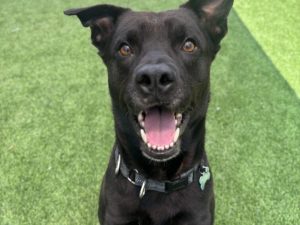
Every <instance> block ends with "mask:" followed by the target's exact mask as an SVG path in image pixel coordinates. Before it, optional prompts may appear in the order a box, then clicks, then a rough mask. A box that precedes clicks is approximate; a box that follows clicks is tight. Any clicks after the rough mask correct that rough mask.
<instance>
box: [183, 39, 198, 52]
mask: <svg viewBox="0 0 300 225" xmlns="http://www.w3.org/2000/svg"><path fill="white" fill-rule="evenodd" d="M197 49H198V47H197V46H196V44H195V43H194V42H193V41H192V40H186V41H185V42H184V44H183V46H182V51H184V52H187V53H193V52H195V51H196V50H197Z"/></svg>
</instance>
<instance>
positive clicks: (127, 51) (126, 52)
mask: <svg viewBox="0 0 300 225" xmlns="http://www.w3.org/2000/svg"><path fill="white" fill-rule="evenodd" d="M119 53H120V55H121V56H124V57H126V56H130V55H131V54H132V49H131V48H130V46H129V45H127V44H122V45H121V47H120V49H119Z"/></svg>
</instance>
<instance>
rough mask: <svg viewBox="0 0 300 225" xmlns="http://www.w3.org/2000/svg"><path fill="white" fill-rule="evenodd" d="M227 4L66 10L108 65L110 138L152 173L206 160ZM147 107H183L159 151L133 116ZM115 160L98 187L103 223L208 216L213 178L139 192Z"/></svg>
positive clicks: (207, 220) (166, 176)
mask: <svg viewBox="0 0 300 225" xmlns="http://www.w3.org/2000/svg"><path fill="white" fill-rule="evenodd" d="M232 4H233V0H190V1H189V2H187V3H186V4H184V5H182V6H181V7H180V8H179V9H177V10H170V11H165V12H160V13H152V12H134V11H132V10H130V9H125V8H121V7H116V6H112V5H97V6H93V7H88V8H81V9H71V10H67V11H65V14H66V15H77V16H78V17H79V19H80V21H81V23H82V25H83V26H88V27H90V28H91V39H92V43H93V44H94V45H95V46H96V47H97V48H98V50H99V54H100V56H101V57H102V59H103V61H104V63H105V65H106V66H107V70H108V79H109V90H110V95H111V99H112V111H113V115H114V122H115V132H116V140H115V146H116V145H117V146H118V147H119V149H120V152H121V155H122V157H123V159H124V161H125V162H126V164H127V166H128V167H129V168H130V169H138V171H139V172H140V173H142V174H143V175H145V176H146V177H148V178H151V179H157V180H172V179H174V178H175V177H177V176H178V175H179V174H181V173H183V172H185V171H187V170H189V169H190V168H192V167H193V166H194V165H195V164H197V163H200V162H201V163H204V164H206V165H208V162H207V157H206V153H205V150H204V148H205V144H204V142H205V117H206V112H207V108H208V103H209V98H210V79H209V77H210V66H211V62H212V61H213V59H214V57H215V55H216V53H217V52H218V50H219V48H220V47H219V45H220V41H221V39H222V38H223V37H224V35H225V34H226V32H227V16H228V13H229V11H230V9H231V7H232ZM189 40H190V41H192V42H193V43H194V44H195V45H196V46H197V48H196V50H195V51H193V52H191V53H188V52H184V51H183V50H182V45H183V43H185V42H186V41H189ZM124 44H126V45H128V46H129V47H130V48H131V51H132V52H131V54H130V55H129V56H122V55H121V54H120V52H119V50H120V48H121V47H122V46H123V45H124ZM145 74H146V75H145ZM151 107H164V108H166V109H167V110H170V111H172V112H183V113H184V127H183V128H182V133H181V136H180V141H179V142H178V144H177V145H176V146H174V147H173V148H172V149H171V151H169V152H166V153H164V154H160V155H158V154H157V153H155V152H152V151H150V150H149V149H148V148H147V146H146V145H145V144H144V143H143V142H142V140H141V137H140V134H139V127H138V124H137V122H136V117H137V115H138V113H139V112H140V111H142V110H147V109H149V108H151ZM113 149H114V148H113ZM115 166H116V165H115V160H114V154H112V156H111V159H110V162H109V165H108V168H107V171H106V174H105V177H104V179H103V183H102V188H101V196H100V207H99V220H100V222H101V224H102V225H125V224H128V225H129V224H132V225H137V224H141V225H148V224H149V225H162V224H165V225H171V224H174V225H175V224H178V225H179V224H180V225H211V224H213V221H214V194H213V183H212V179H210V181H209V182H208V183H207V184H206V187H205V190H204V191H202V190H201V189H200V188H199V184H198V182H196V181H195V182H194V183H193V184H191V185H189V186H188V187H186V188H185V189H182V190H179V191H176V192H173V193H169V194H164V193H159V192H155V191H148V192H146V195H145V196H144V197H143V198H142V199H139V197H138V193H139V188H138V187H136V186H134V185H133V184H131V183H130V182H128V180H127V179H125V178H124V177H123V176H121V175H117V176H116V175H115V174H114V170H115Z"/></svg>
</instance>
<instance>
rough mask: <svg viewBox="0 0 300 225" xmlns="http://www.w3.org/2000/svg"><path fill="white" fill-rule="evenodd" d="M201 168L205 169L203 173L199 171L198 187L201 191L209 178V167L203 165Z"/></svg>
mask: <svg viewBox="0 0 300 225" xmlns="http://www.w3.org/2000/svg"><path fill="white" fill-rule="evenodd" d="M203 169H204V170H205V171H204V172H203V173H201V176H200V178H199V184H200V188H201V190H202V191H203V190H204V188H205V184H206V182H207V181H209V179H210V172H209V168H208V167H206V166H203Z"/></svg>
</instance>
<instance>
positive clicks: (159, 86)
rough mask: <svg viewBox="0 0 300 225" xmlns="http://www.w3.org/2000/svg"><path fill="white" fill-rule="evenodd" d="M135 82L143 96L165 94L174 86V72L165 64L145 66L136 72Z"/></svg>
mask: <svg viewBox="0 0 300 225" xmlns="http://www.w3.org/2000/svg"><path fill="white" fill-rule="evenodd" d="M135 81H136V85H137V87H138V88H140V89H141V91H142V92H144V93H145V94H149V93H151V92H159V93H161V94H166V93H167V92H169V91H170V90H171V89H173V87H174V86H175V83H176V78H175V73H174V71H172V69H171V68H170V67H169V66H168V65H166V64H147V65H144V66H142V67H140V68H139V69H138V70H137V71H136V74H135Z"/></svg>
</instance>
